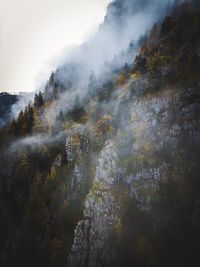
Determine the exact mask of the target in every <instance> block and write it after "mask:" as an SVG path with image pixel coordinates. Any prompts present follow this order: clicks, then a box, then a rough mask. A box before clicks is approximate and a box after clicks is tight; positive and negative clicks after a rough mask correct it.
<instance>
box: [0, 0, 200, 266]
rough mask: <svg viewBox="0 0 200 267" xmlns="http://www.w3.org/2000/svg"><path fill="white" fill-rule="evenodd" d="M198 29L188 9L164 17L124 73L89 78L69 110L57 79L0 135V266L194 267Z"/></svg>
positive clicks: (199, 210)
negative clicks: (0, 232)
mask: <svg viewBox="0 0 200 267" xmlns="http://www.w3.org/2000/svg"><path fill="white" fill-rule="evenodd" d="M147 2H148V1H144V5H145V7H146V6H148V5H146V4H147ZM155 2H156V1H155ZM178 2H180V1H178ZM135 4H137V5H135V9H131V7H132V6H131V1H130V0H129V1H128V0H127V1H124V2H123V1H114V2H113V3H111V4H110V6H109V8H108V15H107V17H106V19H105V22H106V21H107V23H110V21H111V22H112V23H114V24H115V23H116V24H118V23H119V24H120V19H122V18H123V17H124V16H125V14H127V13H128V14H133V13H134V12H136V13H137V10H138V9H139V10H142V9H143V8H144V6H142V5H141V2H140V1H135ZM147 10H148V9H147ZM156 10H158V9H156ZM159 10H160V9H159ZM113 16H114V17H115V20H116V21H115V20H114V21H113V20H112V18H113ZM127 16H128V15H127ZM117 17H119V20H117ZM122 20H123V19H122ZM123 21H124V20H123ZM121 26H122V25H121ZM102 27H105V26H102ZM199 29H200V12H199V4H198V3H197V1H190V3H187V4H185V3H184V4H182V5H181V6H174V9H173V12H171V13H170V16H168V17H166V18H165V19H164V20H163V21H162V22H158V23H157V24H155V25H154V26H153V28H152V30H151V31H149V34H148V35H146V37H143V38H141V40H140V41H139V43H138V44H137V46H138V51H137V55H136V57H135V53H136V50H135V48H134V52H133V55H132V61H133V62H131V64H129V62H128V63H126V59H127V58H126V55H127V54H126V53H125V54H124V55H125V58H124V63H123V65H124V67H119V65H117V67H116V68H115V69H113V66H112V64H111V65H110V66H109V68H108V69H106V71H107V73H106V74H104V75H100V76H99V77H95V75H91V76H90V78H89V84H88V85H87V86H88V87H87V90H86V87H85V86H86V85H85V83H86V82H85V81H84V83H83V85H82V86H83V87H81V89H82V91H80V90H79V91H78V92H82V94H81V96H82V98H81V99H80V97H77V94H76V93H77V90H76V87H77V88H78V86H80V84H79V78H80V77H77V79H75V78H76V77H74V76H73V77H72V81H71V82H70V80H68V79H69V77H70V76H71V75H72V74H73V72H74V68H70V69H69V72H68V75H66V77H65V78H66V80H67V82H66V83H65V84H64V83H62V82H63V80H62V81H61V80H59V77H60V76H59V75H61V72H62V74H63V73H64V70H66V66H65V67H63V68H60V69H59V70H58V71H57V72H56V73H55V74H52V75H51V77H50V80H49V81H48V83H47V86H46V89H45V92H44V93H39V94H36V96H35V100H34V103H33V104H32V105H31V104H29V106H28V107H27V108H26V109H25V111H24V112H22V113H20V115H19V118H18V119H17V120H16V121H13V122H12V123H11V124H10V125H8V126H7V127H5V128H4V129H3V130H2V132H1V133H2V135H1V136H2V137H1V139H0V141H1V144H2V148H1V156H2V160H1V161H0V174H1V176H0V178H1V179H0V200H1V201H0V212H1V213H0V215H1V216H2V218H4V219H3V220H2V221H0V227H1V229H4V230H5V231H4V232H3V234H2V237H1V238H2V242H1V244H0V249H1V254H0V255H1V260H0V263H2V266H16V263H17V264H20V265H21V266H36V265H39V266H40V265H41V266H48V267H49V266H50V267H51V266H52V267H63V266H68V267H108V266H115V267H117V266H119V267H120V266H123V267H129V266H130V267H131V266H138V267H148V266H154V267H160V266H162V267H165V266H166V267H168V266H174V267H175V266H176V267H177V266H199V263H200V261H199V256H198V255H199V251H198V250H199V245H200V181H199V173H200V167H199V153H200V121H199V120H200V116H199V115H200V79H199V77H200V70H199V64H200V35H199ZM129 33H130V31H129ZM131 51H132V50H129V52H130V53H131ZM129 55H130V54H129ZM120 58H121V59H123V53H122V54H121V55H120ZM134 58H135V59H134ZM125 63H126V64H125ZM106 71H105V72H106ZM75 73H76V75H77V72H75ZM74 86H75V87H74ZM65 87H66V88H65ZM74 88H75V89H74ZM73 89H74V90H73ZM79 89H80V88H79ZM83 92H84V93H83ZM66 96H67V97H66ZM16 152H18V153H16Z"/></svg>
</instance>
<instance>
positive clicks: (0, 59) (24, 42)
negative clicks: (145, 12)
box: [0, 0, 110, 92]
mask: <svg viewBox="0 0 200 267" xmlns="http://www.w3.org/2000/svg"><path fill="white" fill-rule="evenodd" d="M108 2H110V1H109V0H0V91H9V92H19V91H32V90H34V89H36V86H37V84H38V83H39V81H40V79H42V78H43V77H45V76H43V73H46V72H47V69H48V68H47V66H49V62H50V61H51V59H52V58H54V57H55V55H56V54H57V53H59V52H60V51H62V49H63V48H64V47H65V46H71V45H77V44H80V43H82V42H83V41H84V40H85V39H86V37H87V36H88V34H90V33H91V32H92V31H95V30H96V29H97V26H98V25H99V24H100V23H101V22H102V21H103V18H104V15H105V12H106V6H107V4H108Z"/></svg>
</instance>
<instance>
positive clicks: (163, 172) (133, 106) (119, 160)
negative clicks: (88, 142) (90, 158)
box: [68, 76, 200, 267]
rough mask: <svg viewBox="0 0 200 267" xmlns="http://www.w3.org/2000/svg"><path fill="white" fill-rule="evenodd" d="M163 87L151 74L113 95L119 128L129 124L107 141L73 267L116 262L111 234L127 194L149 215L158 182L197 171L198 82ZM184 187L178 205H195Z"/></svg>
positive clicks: (76, 239)
mask: <svg viewBox="0 0 200 267" xmlns="http://www.w3.org/2000/svg"><path fill="white" fill-rule="evenodd" d="M160 79H162V76H161V77H160ZM159 83H160V80H156V79H155V80H151V79H150V77H148V76H146V77H141V78H139V79H134V78H133V77H130V78H129V80H128V81H127V83H126V84H124V85H123V86H121V87H119V88H117V89H116V91H115V93H114V94H113V96H112V101H116V105H117V106H118V110H119V112H120V111H121V112H123V114H124V112H125V114H126V115H125V118H123V119H122V121H120V126H121V125H122V126H123V125H125V126H124V127H122V128H120V129H118V131H117V134H116V136H115V137H113V138H112V139H110V140H108V141H107V142H106V143H105V145H104V148H103V149H102V151H101V153H100V155H99V158H98V161H97V164H96V174H95V178H94V180H93V184H92V187H91V189H90V192H89V194H88V195H87V196H86V200H85V204H84V213H83V214H84V217H83V220H81V221H80V222H79V223H78V224H77V226H76V229H75V232H74V243H73V246H72V252H71V255H70V256H69V258H68V266H70V267H75V266H90V267H93V266H104V265H105V264H110V263H111V262H112V261H113V258H114V257H115V251H114V249H113V246H112V235H113V233H116V235H118V234H119V233H118V231H119V227H120V223H121V221H122V218H123V212H124V210H125V207H124V197H123V194H125V195H126V197H128V198H129V199H132V201H133V202H135V203H137V205H138V206H139V207H140V208H141V209H143V210H147V211H150V210H152V202H154V201H156V198H157V197H158V193H157V191H158V188H159V186H160V183H162V182H165V181H167V180H168V179H169V178H170V177H171V178H175V180H176V181H180V180H181V179H184V176H188V175H192V171H194V170H192V169H191V166H192V165H193V164H194V161H195V160H194V159H193V157H194V155H195V153H194V151H191V149H192V150H195V148H197V147H198V146H199V141H200V129H199V125H200V124H199V116H198V115H197V114H199V112H200V103H199V101H197V99H199V97H200V93H199V92H200V90H199V89H200V88H199V84H198V85H197V86H194V87H189V86H187V85H181V86H179V85H178V84H177V85H176V87H174V86H162V87H161V86H160V87H159ZM153 86H158V87H159V88H158V89H157V90H154V87H153ZM124 103H126V104H125V105H126V106H125V107H124ZM115 108H116V106H115V107H114V111H113V110H112V111H111V113H112V112H116V110H115ZM122 110H123V111H122ZM114 114H115V113H113V114H112V116H114ZM189 155H190V156H189ZM190 157H191V158H190ZM185 183H186V184H184V182H183V185H182V187H183V188H180V189H179V190H182V191H183V194H182V195H181V199H179V200H178V201H180V205H181V203H182V204H183V205H184V203H188V201H189V202H190V201H192V200H191V199H190V200H188V199H187V198H188V197H189V191H188V190H190V189H189V185H188V184H187V182H186V181H185ZM119 188H120V189H119ZM165 219H166V218H165V216H164V215H163V217H160V218H155V222H154V224H155V227H159V223H158V221H157V220H161V221H164V220H165Z"/></svg>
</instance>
